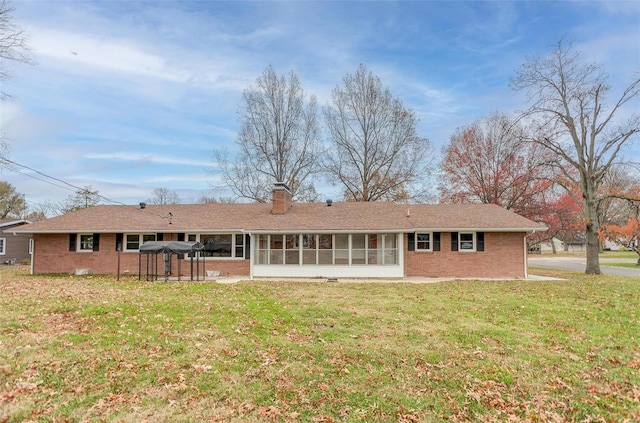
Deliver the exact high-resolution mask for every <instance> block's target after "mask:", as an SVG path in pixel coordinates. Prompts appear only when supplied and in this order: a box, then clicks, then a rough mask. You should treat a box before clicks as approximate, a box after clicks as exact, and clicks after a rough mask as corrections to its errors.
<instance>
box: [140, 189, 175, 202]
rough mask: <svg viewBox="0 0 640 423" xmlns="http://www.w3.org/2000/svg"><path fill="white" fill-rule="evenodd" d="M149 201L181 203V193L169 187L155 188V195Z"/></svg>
mask: <svg viewBox="0 0 640 423" xmlns="http://www.w3.org/2000/svg"><path fill="white" fill-rule="evenodd" d="M147 201H148V202H149V203H151V204H180V195H178V193H177V192H175V191H171V190H170V189H169V188H154V190H153V197H152V198H151V199H149V200H147Z"/></svg>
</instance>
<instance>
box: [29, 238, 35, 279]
mask: <svg viewBox="0 0 640 423" xmlns="http://www.w3.org/2000/svg"><path fill="white" fill-rule="evenodd" d="M35 242H36V241H35V240H34V239H33V237H31V239H29V257H31V260H30V261H31V264H30V265H29V274H30V275H33V261H34V260H33V259H34V258H35V254H34V252H35Z"/></svg>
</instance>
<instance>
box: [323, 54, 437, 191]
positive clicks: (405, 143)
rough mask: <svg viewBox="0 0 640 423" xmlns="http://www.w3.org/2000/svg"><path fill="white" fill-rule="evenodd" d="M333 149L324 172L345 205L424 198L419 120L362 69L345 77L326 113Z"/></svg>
mask: <svg viewBox="0 0 640 423" xmlns="http://www.w3.org/2000/svg"><path fill="white" fill-rule="evenodd" d="M324 115H325V122H326V125H327V128H328V131H329V138H330V141H331V148H330V149H329V152H328V154H327V156H326V161H325V166H324V167H325V170H326V172H327V174H328V176H329V178H330V181H332V182H334V183H339V184H342V185H343V186H344V197H345V199H346V200H349V201H380V200H382V201H409V200H420V199H423V198H424V195H425V193H426V191H425V190H424V189H422V187H421V186H420V185H419V183H420V182H424V181H425V180H426V179H428V177H429V172H428V169H429V163H428V162H427V160H426V159H427V157H428V155H429V153H430V151H431V148H430V145H429V141H428V140H427V139H426V138H422V137H419V136H418V135H417V134H416V125H417V123H418V118H417V117H416V115H415V113H414V112H413V111H412V110H411V109H407V108H405V107H404V105H403V104H402V101H400V100H398V99H396V98H393V96H392V95H391V93H390V92H389V90H388V89H386V88H383V86H382V83H381V82H380V78H378V77H377V76H375V75H374V74H373V73H372V72H371V71H368V70H367V68H366V67H365V66H364V65H360V67H359V68H358V70H357V71H356V73H355V75H350V74H347V75H346V76H345V77H344V79H343V84H342V86H337V87H336V88H335V89H334V90H333V93H332V104H331V105H330V106H328V107H326V108H325V110H324Z"/></svg>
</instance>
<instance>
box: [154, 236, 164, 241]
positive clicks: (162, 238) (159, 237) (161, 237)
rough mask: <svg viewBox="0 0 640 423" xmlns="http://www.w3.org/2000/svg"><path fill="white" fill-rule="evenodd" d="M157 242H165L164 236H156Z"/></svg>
mask: <svg viewBox="0 0 640 423" xmlns="http://www.w3.org/2000/svg"><path fill="white" fill-rule="evenodd" d="M156 241H164V234H156Z"/></svg>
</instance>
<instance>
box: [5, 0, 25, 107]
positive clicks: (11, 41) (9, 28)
mask: <svg viewBox="0 0 640 423" xmlns="http://www.w3.org/2000/svg"><path fill="white" fill-rule="evenodd" d="M14 11H15V8H14V7H13V6H12V5H11V3H10V2H8V1H7V0H0V81H4V80H5V79H7V78H8V77H9V71H7V69H6V68H5V64H4V62H5V61H6V60H10V61H13V62H22V63H31V58H30V57H29V45H28V44H27V35H26V33H25V32H24V31H23V30H22V29H21V28H20V27H19V26H18V25H17V24H16V23H15V21H14V17H13V13H14ZM1 94H2V97H6V96H7V94H6V93H5V92H4V91H3V92H2V93H1Z"/></svg>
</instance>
